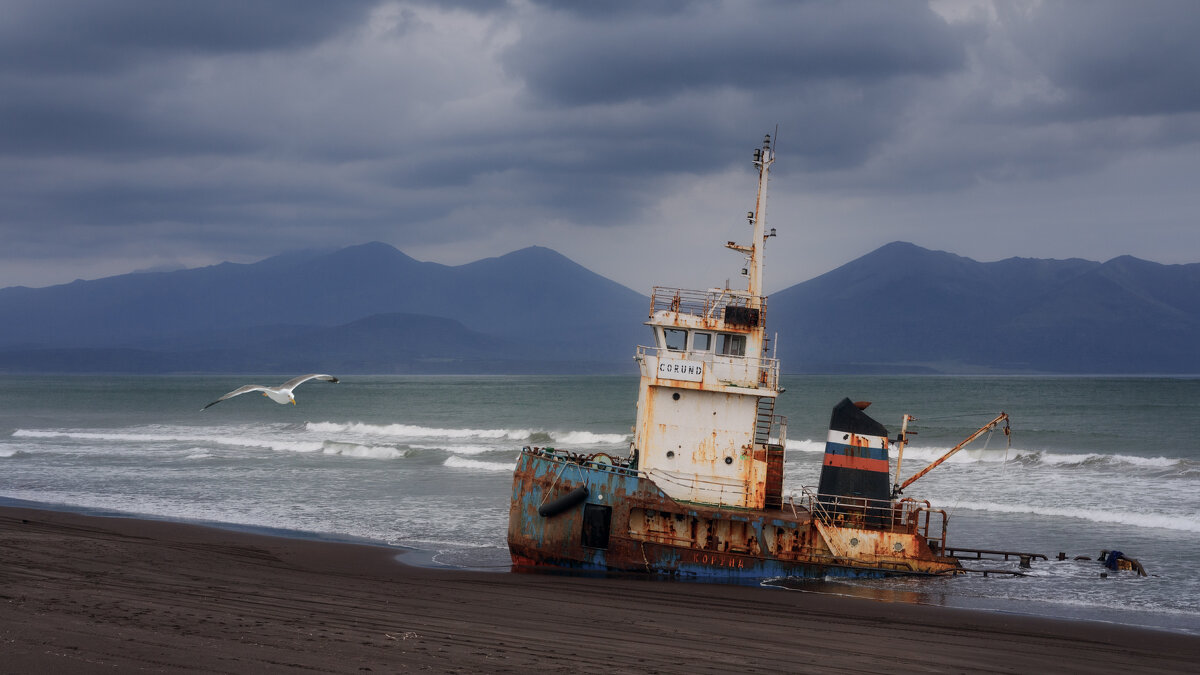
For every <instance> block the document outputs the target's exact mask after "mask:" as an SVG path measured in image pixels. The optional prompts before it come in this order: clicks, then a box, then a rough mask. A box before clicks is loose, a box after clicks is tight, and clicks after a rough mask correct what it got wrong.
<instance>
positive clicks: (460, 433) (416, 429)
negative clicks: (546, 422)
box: [305, 422, 532, 441]
mask: <svg viewBox="0 0 1200 675" xmlns="http://www.w3.org/2000/svg"><path fill="white" fill-rule="evenodd" d="M305 429H307V430H308V431H312V432H317V433H327V434H360V435H364V436H389V437H393V438H495V439H505V440H510V441H523V440H525V439H526V438H529V434H530V433H532V432H531V431H530V430H529V429H442V428H438V427H423V426H418V425H414V424H364V423H362V422H350V423H347V424H340V423H337V422H308V423H306V424H305Z"/></svg>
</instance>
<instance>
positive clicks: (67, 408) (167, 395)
mask: <svg viewBox="0 0 1200 675" xmlns="http://www.w3.org/2000/svg"><path fill="white" fill-rule="evenodd" d="M283 379H286V374H285V375H284V376H278V375H277V376H234V377H227V376H195V377H120V376H118V377H11V376H3V377H0V502H4V503H10V504H12V503H20V502H34V503H36V504H39V505H43V506H52V507H54V508H66V509H76V510H84V511H89V512H100V513H120V514H131V515H141V516H151V517H158V518H168V519H178V520H186V521H199V522H208V523H220V524H225V525H231V526H238V527H250V528H256V529H266V530H291V531H299V532H305V533H313V534H317V535H320V536H326V537H332V538H344V539H368V540H372V541H379V542H386V543H389V544H394V545H403V546H409V547H414V548H417V549H421V550H423V551H425V552H428V554H429V555H430V556H431V557H432V558H433V560H435V561H437V562H440V563H444V564H451V565H461V566H466V567H472V568H482V569H495V570H497V571H501V570H505V569H507V567H508V558H507V550H506V548H505V543H504V542H505V528H506V526H507V514H508V496H509V493H510V490H511V472H512V467H513V463H514V460H515V458H516V455H517V451H518V450H519V448H520V447H521V446H522V445H527V444H528V445H552V446H554V447H560V448H567V449H572V450H576V451H581V452H582V451H587V452H595V451H600V450H604V451H607V452H612V453H617V454H624V453H625V451H626V450H627V448H628V444H629V438H630V427H631V425H632V424H633V421H634V414H635V402H636V397H637V378H636V377H633V376H609V377H603V376H585V377H576V376H569V377H568V376H561V377H540V376H538V377H532V376H531V377H518V376H490V377H464V376H454V377H450V376H446V377H437V376H429V377H383V376H379V377H346V378H343V381H342V382H341V383H340V384H336V385H332V384H328V383H324V382H310V383H307V384H305V385H303V386H301V387H300V388H299V389H297V391H296V394H297V396H296V398H297V401H298V405H296V406H290V405H288V406H281V405H277V404H275V403H272V402H270V401H268V400H266V399H263V398H261V397H259V396H255V395H246V396H241V397H238V398H235V399H230V400H228V401H225V402H223V403H221V404H220V405H217V406H214V407H212V408H210V409H208V410H205V411H203V412H202V411H201V408H202V407H203V406H204V404H206V403H208V402H209V401H212V400H214V399H216V398H217V397H218V396H220V395H221V394H223V393H225V392H226V391H229V390H231V389H233V388H235V387H237V386H240V385H241V384H245V383H246V382H251V381H256V382H260V383H263V384H277V383H278V381H282V380H283ZM783 385H784V386H785V387H786V388H787V392H786V393H785V394H783V396H782V398H781V399H780V402H779V407H778V412H779V413H781V414H785V415H787V416H788V417H789V420H790V428H789V432H788V442H787V448H788V452H787V459H786V464H785V480H786V484H785V492H788V493H799V492H800V488H801V486H815V485H816V484H817V482H818V478H819V474H820V466H821V458H822V452H823V450H824V438H825V434H826V429H827V425H828V420H829V414H830V410H831V409H832V407H833V405H834V404H836V403H837V401H839V400H840V399H841V398H842V397H844V396H849V397H850V398H851V399H854V400H869V401H872V402H873V404H872V406H871V407H870V408H869V409H868V411H867V412H868V413H869V414H871V415H872V416H873V417H875V418H876V419H878V420H879V421H880V422H882V423H883V424H885V425H886V426H888V428H889V431H891V432H892V435H893V436H894V435H895V434H896V432H897V431H898V429H899V422H900V418H901V415H902V414H904V413H908V414H912V415H915V416H916V417H917V418H918V421H917V422H915V423H914V424H913V425H911V427H910V430H912V431H916V432H917V435H916V436H915V437H913V440H912V443H911V444H910V445H909V448H908V449H907V450H906V452H905V456H904V465H903V467H902V468H903V472H902V473H903V475H904V476H905V477H907V476H909V475H911V474H913V473H915V472H916V471H917V470H918V469H920V468H921V467H923V466H924V465H925V464H927V463H928V462H929V461H931V460H933V459H935V458H936V457H938V456H940V455H941V454H942V453H943V452H944V451H945V450H947V449H949V448H950V447H952V446H953V445H954V444H955V443H957V442H958V441H959V440H961V439H962V438H965V437H966V436H967V435H969V434H970V433H971V432H973V431H974V430H975V429H976V428H978V427H979V426H981V425H982V424H984V423H985V422H987V421H989V420H991V419H992V418H993V417H994V416H996V415H997V414H998V413H999V412H1000V411H1005V412H1008V413H1009V414H1010V415H1011V416H1012V420H1011V424H1012V429H1013V434H1012V436H1011V437H1005V436H1004V435H1003V434H1001V433H995V434H990V435H988V436H985V437H983V438H980V439H979V440H978V441H976V442H975V443H974V444H972V445H971V446H968V448H967V449H965V450H963V451H961V452H960V453H958V454H957V455H955V456H954V457H953V458H951V459H950V460H949V461H948V462H946V463H945V464H943V465H942V466H940V467H938V468H937V469H935V470H933V471H932V472H931V473H930V474H929V475H927V476H926V477H924V478H922V479H921V480H919V481H917V482H916V483H914V484H913V485H912V486H911V487H909V488H908V489H907V490H906V491H905V495H906V496H911V497H917V498H925V499H929V500H930V501H931V502H933V504H934V506H935V507H940V508H944V509H946V510H947V512H948V513H949V514H950V518H949V537H948V545H949V546H951V547H954V546H958V547H972V548H985V549H1000V550H1011V551H1023V552H1033V553H1042V554H1045V555H1047V556H1049V557H1050V558H1051V560H1049V561H1040V560H1039V561H1035V562H1034V564H1033V567H1032V569H1031V570H1029V571H1028V573H1029V576H1025V577H1007V576H989V577H982V576H967V577H957V578H947V579H888V580H876V581H856V582H839V581H833V580H826V581H824V582H815V583H803V584H786V585H787V586H788V587H789V589H790V590H794V591H801V592H820V593H839V594H847V595H857V596H866V597H874V598H879V599H883V600H892V601H904V602H922V603H929V604H941V605H950V606H958V607H975V608H983V609H988V610H992V611H1004V612H1014V613H1023V614H1036V615H1042V616H1052V617H1062V618H1083V619H1090V620H1102V621H1111V622H1117V623H1122V624H1130V625H1141V626H1151V627H1157V628H1165V629H1169V630H1179V631H1185V632H1191V633H1200V442H1198V440H1200V379H1185V378H1181V379H1168V378H1051V377H900V376H889V377H868V376H844V377H843V376H786V377H785V378H784V382H783ZM1010 442H1011V444H1010ZM894 460H895V458H894V457H893V466H894ZM1103 549H1117V550H1121V551H1123V552H1125V554H1127V555H1129V556H1131V557H1134V558H1137V559H1138V560H1140V561H1141V562H1142V564H1143V565H1144V566H1145V568H1146V570H1147V571H1148V572H1149V573H1150V575H1151V576H1149V577H1145V578H1140V577H1136V576H1133V575H1132V574H1129V573H1123V574H1116V573H1110V574H1109V575H1108V576H1107V578H1105V577H1102V576H1101V572H1102V571H1103V570H1102V568H1101V567H1100V565H1099V564H1098V563H1096V562H1094V559H1095V558H1096V557H1097V556H1098V555H1099V553H1100V551H1101V550H1103ZM1059 552H1063V553H1065V554H1066V555H1067V558H1068V559H1067V560H1065V561H1058V560H1055V559H1054V558H1055V557H1057V554H1058V553H1059ZM1076 556H1088V557H1090V558H1092V559H1093V561H1087V562H1084V561H1075V560H1073V558H1075V557H1076ZM975 566H980V567H987V568H989V569H1009V570H1016V569H1017V562H1016V560H1015V559H1014V560H1012V561H1010V562H1008V563H1004V562H994V563H986V564H977V565H975ZM780 592H788V591H787V590H781V591H780Z"/></svg>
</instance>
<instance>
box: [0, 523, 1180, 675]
mask: <svg viewBox="0 0 1200 675" xmlns="http://www.w3.org/2000/svg"><path fill="white" fill-rule="evenodd" d="M401 551H402V550H401V549H398V548H395V547H386V546H379V545H372V544H366V543H346V542H337V541H325V540H321V539H304V538H291V537H285V536H275V535H268V534H260V533H255V532H246V531H240V530H234V529H224V528H215V527H210V526H206V525H195V524H188V523H179V522H174V521H166V520H147V519H140V518H133V517H107V516H98V515H88V514H80V513H75V512H67V511H50V510H42V509H31V508H24V507H14V506H0V645H3V647H2V651H3V653H4V654H5V659H4V660H5V664H6V667H7V668H9V669H12V670H13V671H15V672H44V671H49V670H51V669H54V670H60V671H61V670H70V671H71V672H81V671H82V672H104V671H111V670H133V669H150V670H159V671H165V672H200V671H203V672H249V671H254V672H291V671H294V670H301V669H304V670H315V671H317V672H368V671H379V670H383V671H387V672H394V671H399V670H408V669H412V670H417V669H425V670H433V671H435V672H528V671H530V670H533V669H538V670H547V671H551V672H583V671H589V672H595V671H601V672H652V671H653V672H685V671H686V672H729V671H732V670H736V671H739V672H753V671H758V670H762V671H768V670H770V671H788V672H794V671H797V670H821V671H833V672H880V671H884V670H887V671H893V672H917V671H921V672H928V671H931V670H954V671H962V670H980V669H987V670H996V671H1000V672H1028V671H1030V670H1032V669H1034V668H1045V667H1047V666H1054V667H1055V668H1056V669H1058V670H1074V671H1095V672H1100V671H1110V670H1113V669H1120V668H1123V669H1133V670H1139V671H1141V670H1155V671H1158V672H1194V669H1195V662H1194V659H1195V655H1196V654H1197V653H1200V636H1193V635H1187V634H1180V633H1174V632H1169V631H1160V630H1150V629H1143V628H1133V627H1127V626H1121V625H1117V624H1106V623H1103V622H1089V621H1064V620H1056V619H1045V618H1039V617H1032V616H1025V615H1014V614H1006V613H1000V612H987V611H975V610H966V609H957V608H948V607H936V606H929V605H919V604H904V603H888V602H880V601H877V600H867V599H860V598H848V597H841V596H832V595H824V594H820V593H786V592H780V591H779V590H778V589H767V588H757V587H749V586H729V585H720V584H690V583H670V582H660V581H655V580H642V579H626V578H613V579H604V578H591V577H577V576H567V575H556V574H536V573H530V574H522V573H514V574H497V573H496V572H481V571H469V570H458V569H452V568H441V569H439V568H432V567H424V566H415V565H409V564H404V563H402V562H400V561H399V560H398V559H402V558H404V556H405V554H404V553H402V552H401Z"/></svg>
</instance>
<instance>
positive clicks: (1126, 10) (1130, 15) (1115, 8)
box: [1006, 0, 1200, 119]
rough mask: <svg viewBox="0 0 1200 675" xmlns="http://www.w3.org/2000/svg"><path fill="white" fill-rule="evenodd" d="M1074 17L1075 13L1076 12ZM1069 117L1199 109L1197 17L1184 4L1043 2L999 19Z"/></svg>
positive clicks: (1169, 0) (1165, 0)
mask: <svg viewBox="0 0 1200 675" xmlns="http://www.w3.org/2000/svg"><path fill="white" fill-rule="evenodd" d="M1081 10H1082V11H1081ZM1006 19H1007V21H1009V22H1010V25H1011V27H1012V29H1013V31H1014V42H1015V43H1016V44H1018V45H1019V46H1020V47H1021V48H1022V49H1023V50H1024V51H1025V53H1026V54H1027V55H1028V56H1029V58H1030V59H1032V60H1033V61H1034V62H1035V63H1036V64H1037V65H1038V66H1039V68H1040V69H1041V70H1042V72H1044V73H1045V75H1046V76H1047V77H1048V78H1049V79H1050V81H1051V82H1053V83H1054V85H1055V86H1056V87H1058V88H1059V90H1060V91H1061V92H1062V93H1063V94H1064V95H1065V100H1062V101H1059V102H1058V103H1057V104H1056V105H1053V106H1050V107H1051V110H1052V111H1053V112H1056V113H1058V114H1060V115H1063V116H1070V117H1074V118H1093V119H1094V118H1102V117H1109V116H1126V115H1130V116H1142V115H1161V114H1168V115H1169V114H1177V113H1186V112H1196V111H1198V110H1200V49H1198V48H1197V46H1196V36H1197V35H1200V11H1198V7H1197V5H1196V3H1195V2H1193V1H1191V0H1150V1H1148V2H1140V3H1131V2H1120V1H1111V0H1110V1H1098V2H1089V3H1086V4H1084V5H1079V4H1074V3H1062V2H1055V3H1047V4H1046V5H1045V6H1044V7H1041V8H1039V11H1038V12H1037V13H1036V14H1030V15H1027V16H1022V15H1020V14H1017V13H1012V14H1011V15H1010V16H1008V17H1006Z"/></svg>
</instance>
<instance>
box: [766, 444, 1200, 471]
mask: <svg viewBox="0 0 1200 675" xmlns="http://www.w3.org/2000/svg"><path fill="white" fill-rule="evenodd" d="M950 448H951V446H946V447H937V446H920V445H910V446H908V447H907V448H905V449H904V459H905V460H906V461H907V460H909V459H912V460H917V461H922V460H923V461H927V462H931V461H933V460H935V459H937V458H939V457H941V456H942V455H944V454H946V453H947V452H949V451H950ZM787 449H788V450H789V451H799V452H813V453H820V452H825V443H824V441H814V440H808V439H790V440H788V444H787ZM890 452H891V455H892V458H893V459H895V456H896V450H895V447H894V446H893V448H892V450H891V451H890ZM946 461H947V462H950V463H952V464H979V463H1000V462H1005V461H1009V462H1013V461H1022V462H1036V463H1041V464H1046V465H1052V466H1085V465H1098V464H1106V465H1115V464H1127V465H1129V466H1135V467H1141V468H1149V469H1154V468H1164V469H1165V468H1172V467H1183V466H1184V465H1185V463H1186V462H1187V460H1185V459H1180V458H1177V457H1140V456H1137V455H1122V454H1114V455H1109V454H1104V453H1098V452H1088V453H1065V452H1046V451H1043V450H1029V449H1022V448H1009V449H1005V448H987V449H984V448H982V447H974V446H968V447H966V448H964V449H962V450H959V451H958V452H956V453H955V454H954V455H952V456H951V457H950V459H948V460H946Z"/></svg>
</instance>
